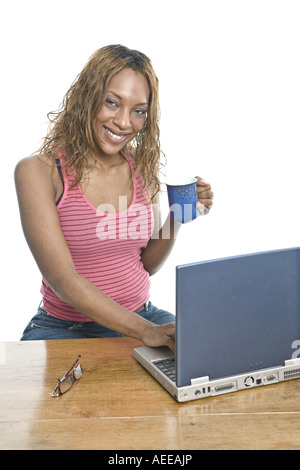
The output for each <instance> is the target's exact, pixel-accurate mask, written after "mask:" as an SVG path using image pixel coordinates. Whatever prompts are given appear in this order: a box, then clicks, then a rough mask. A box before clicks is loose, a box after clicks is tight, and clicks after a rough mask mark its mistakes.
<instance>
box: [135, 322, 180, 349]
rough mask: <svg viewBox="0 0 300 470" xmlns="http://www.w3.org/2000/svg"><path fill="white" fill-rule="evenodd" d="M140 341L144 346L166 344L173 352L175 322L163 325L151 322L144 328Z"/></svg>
mask: <svg viewBox="0 0 300 470" xmlns="http://www.w3.org/2000/svg"><path fill="white" fill-rule="evenodd" d="M142 341H143V343H144V344H145V345H146V346H151V347H159V346H168V347H169V348H170V349H171V350H172V351H173V352H175V323H174V322H171V323H165V324H164V325H155V324H154V323H151V325H149V327H147V328H146V331H145V334H144V336H143V339H142Z"/></svg>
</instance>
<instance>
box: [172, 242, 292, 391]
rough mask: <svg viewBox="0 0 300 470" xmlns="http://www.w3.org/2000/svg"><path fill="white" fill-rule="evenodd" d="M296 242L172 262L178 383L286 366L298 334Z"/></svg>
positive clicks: (183, 383)
mask: <svg viewBox="0 0 300 470" xmlns="http://www.w3.org/2000/svg"><path fill="white" fill-rule="evenodd" d="M299 267H300V248H291V249H286V250H276V251H270V252H264V253H256V254H251V255H243V256H236V257H231V258H223V259H218V260H211V261H205V262H199V263H193V264H189V265H182V266H178V267H177V268H176V382H177V386H179V387H181V386H184V385H189V384H190V380H191V379H192V378H198V377H203V376H209V378H210V379H216V378H222V377H227V376H230V375H236V374H240V373H247V372H250V371H254V370H258V369H264V368H268V367H273V366H280V365H284V361H285V360H286V359H291V357H292V354H293V352H294V349H293V344H295V341H297V340H298V341H299V340H300V271H299Z"/></svg>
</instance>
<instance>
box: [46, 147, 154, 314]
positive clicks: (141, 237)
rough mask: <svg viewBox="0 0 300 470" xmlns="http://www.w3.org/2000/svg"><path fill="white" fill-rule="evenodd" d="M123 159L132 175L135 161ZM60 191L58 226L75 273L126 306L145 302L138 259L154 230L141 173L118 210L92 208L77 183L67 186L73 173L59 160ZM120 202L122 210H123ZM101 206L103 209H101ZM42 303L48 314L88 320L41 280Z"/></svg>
mask: <svg viewBox="0 0 300 470" xmlns="http://www.w3.org/2000/svg"><path fill="white" fill-rule="evenodd" d="M123 156H124V157H125V158H126V159H127V161H128V163H129V165H130V168H131V173H132V174H133V172H134V169H135V164H134V161H133V159H132V157H130V156H126V155H125V154H123ZM60 162H61V168H62V175H63V180H64V192H63V195H62V197H61V199H60V201H59V203H58V205H57V210H58V214H59V218H60V224H61V228H62V231H63V233H64V236H65V239H66V241H67V244H68V246H69V249H70V252H71V255H72V258H73V262H74V265H75V268H76V271H77V272H78V273H79V274H81V275H82V276H84V277H85V278H87V279H88V280H89V281H91V282H92V283H93V284H94V285H95V286H97V287H98V288H99V289H100V290H101V291H102V292H104V293H105V294H107V295H108V296H109V297H111V298H112V299H113V300H115V301H116V302H117V303H118V304H120V305H122V306H123V307H125V308H127V309H129V310H132V311H134V310H136V309H138V308H139V307H140V306H141V305H143V304H144V303H145V302H147V301H148V300H149V295H150V279H149V274H148V272H147V271H146V270H145V269H144V266H143V264H142V262H141V250H142V249H143V248H145V247H146V246H147V244H148V241H149V239H150V237H151V234H152V230H153V214H152V209H151V205H150V203H149V202H148V200H147V199H146V195H147V192H146V191H144V192H143V191H142V183H143V181H142V177H141V175H140V174H138V175H137V176H136V178H135V181H134V183H133V197H132V201H131V203H130V205H129V207H128V208H127V200H126V197H124V196H123V197H122V196H120V197H119V202H120V205H119V212H111V211H110V213H107V212H105V210H104V209H105V208H104V207H103V208H102V207H101V206H99V207H98V208H96V207H94V206H93V205H92V204H91V202H90V201H89V200H88V199H87V197H86V196H85V194H84V192H83V190H82V188H81V186H80V184H79V185H77V186H75V188H73V189H71V188H70V187H71V185H72V182H73V181H74V176H72V175H71V174H70V172H67V171H66V169H65V167H64V162H63V159H60ZM122 206H123V210H122ZM102 209H103V210H102ZM41 293H42V296H43V307H44V309H45V310H46V311H47V312H48V313H49V314H50V315H52V316H54V317H56V318H60V319H62V320H68V321H79V322H88V321H91V320H90V319H89V318H87V317H86V316H84V315H83V314H82V313H80V312H78V311H77V310H75V309H74V308H73V307H71V306H70V305H68V304H66V303H65V302H63V301H62V300H61V299H60V298H59V297H58V296H57V295H56V294H55V293H54V292H53V291H52V289H51V288H50V286H49V285H48V284H47V282H46V281H45V279H44V278H43V279H42V287H41Z"/></svg>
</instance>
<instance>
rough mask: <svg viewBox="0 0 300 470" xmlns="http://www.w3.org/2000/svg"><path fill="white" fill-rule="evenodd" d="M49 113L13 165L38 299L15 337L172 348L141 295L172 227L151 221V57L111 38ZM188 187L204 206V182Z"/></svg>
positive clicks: (170, 322)
mask: <svg viewBox="0 0 300 470" xmlns="http://www.w3.org/2000/svg"><path fill="white" fill-rule="evenodd" d="M50 116H52V118H51V117H50V121H51V128H50V130H49V132H48V135H47V136H46V137H45V139H44V142H43V145H42V147H41V149H40V150H39V152H38V153H37V154H36V155H33V156H31V157H28V158H25V159H23V160H22V161H20V162H19V163H18V165H17V167H16V170H15V182H16V189H17V195H18V200H19V206H20V213H21V220H22V226H23V230H24V233H25V237H26V239H27V242H28V244H29V247H30V249H31V251H32V253H33V256H34V258H35V260H36V262H37V264H38V266H39V269H40V271H41V273H42V287H41V293H42V297H43V298H42V302H43V306H42V307H41V306H40V307H39V309H38V312H37V314H36V315H35V316H34V317H33V318H32V320H31V321H30V322H29V324H28V326H27V327H26V329H25V330H24V333H23V336H22V338H21V339H22V340H34V339H62V338H64V339H66V338H86V337H105V336H123V335H126V336H131V337H134V338H137V339H139V340H141V341H142V342H144V344H146V345H148V346H161V345H167V346H169V347H170V348H171V349H174V339H175V325H174V316H173V315H172V314H171V313H169V312H165V311H163V310H159V309H158V308H156V307H154V306H153V305H152V304H151V302H149V295H150V294H149V290H150V281H149V276H151V275H152V274H153V273H155V272H156V271H157V270H158V269H159V268H160V267H161V266H162V264H163V263H164V261H165V259H166V257H167V256H168V254H169V252H170V250H171V248H172V246H173V244H174V241H175V238H176V232H177V230H178V229H179V227H180V225H179V224H177V222H175V221H174V220H173V219H172V217H171V216H170V215H169V217H168V218H167V220H166V222H165V224H168V225H169V226H170V237H168V238H167V239H166V238H165V237H162V236H161V233H162V229H163V227H158V228H157V227H153V225H154V224H153V211H152V207H153V205H154V203H155V201H156V198H157V196H158V194H159V191H160V182H159V165H160V144H159V127H158V124H159V104H158V80H157V77H156V75H155V73H154V70H153V68H152V65H151V62H150V60H149V59H148V58H147V57H146V56H145V55H144V54H142V53H141V52H138V51H134V50H130V49H128V48H126V47H124V46H121V45H112V46H107V47H104V48H101V49H99V50H98V51H96V52H95V53H94V54H93V56H92V57H91V59H90V60H89V62H88V63H87V65H86V66H85V68H84V69H83V70H82V72H81V73H80V74H79V75H78V77H77V78H76V80H75V81H74V83H73V84H72V86H71V88H70V89H69V91H68V92H67V94H66V96H65V98H64V101H63V103H62V106H61V109H60V110H59V111H58V112H56V113H50ZM197 187H198V194H199V202H198V203H197V204H200V205H202V208H203V207H204V208H205V212H208V211H209V209H210V207H211V205H212V199H213V193H212V191H211V188H210V185H209V184H207V183H206V182H205V181H203V180H202V179H200V178H199V177H197ZM156 219H157V218H155V220H156ZM153 232H154V233H155V234H156V235H155V236H153Z"/></svg>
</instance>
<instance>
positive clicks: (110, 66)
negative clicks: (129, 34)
mask: <svg viewBox="0 0 300 470" xmlns="http://www.w3.org/2000/svg"><path fill="white" fill-rule="evenodd" d="M124 68H131V69H132V70H134V71H136V72H140V73H142V74H143V75H144V76H145V78H146V79H147V82H148V84H149V89H150V98H149V108H148V112H147V119H146V122H145V126H144V128H143V129H142V131H141V132H139V133H138V135H137V137H136V138H135V139H134V140H133V141H131V142H130V143H129V144H128V145H127V146H126V148H125V149H124V151H125V152H126V153H131V154H132V155H133V157H134V160H135V164H136V172H135V174H136V173H138V172H139V173H141V175H142V177H143V180H144V183H145V187H147V189H148V190H149V192H150V194H151V199H152V200H154V198H155V196H156V195H157V193H158V192H159V191H160V181H159V171H160V165H161V162H160V157H161V154H162V152H161V149H160V140H159V137H160V132H159V117H160V116H159V100H158V79H157V76H156V74H155V72H154V70H153V67H152V64H151V61H150V59H149V58H148V57H147V56H146V55H145V54H143V53H142V52H139V51H136V50H132V49H128V48H127V47H125V46H122V45H119V44H118V45H109V46H105V47H103V48H101V49H98V50H97V51H96V52H95V53H94V54H93V55H92V56H91V58H90V59H89V61H88V63H87V64H86V66H85V67H84V68H83V70H82V71H81V72H80V74H79V75H78V76H77V77H76V79H75V81H74V82H73V84H72V85H71V87H70V89H69V91H68V92H67V93H66V95H65V96H64V99H63V102H62V104H61V106H60V109H59V110H58V111H54V112H50V113H49V114H48V119H49V121H50V127H49V130H48V133H47V135H46V137H45V138H44V139H43V144H42V146H41V147H40V149H39V150H38V153H39V154H43V155H46V154H48V155H51V156H52V157H53V158H57V157H58V153H59V150H60V149H62V148H63V149H64V150H65V157H64V158H65V165H66V168H67V169H68V170H73V169H74V170H75V173H76V177H75V180H74V185H73V186H75V185H77V184H78V183H80V181H81V180H82V178H83V174H84V171H85V170H87V155H88V154H90V153H91V152H92V153H93V154H94V155H96V154H97V152H98V150H99V144H98V141H97V137H96V135H95V132H94V122H95V119H96V116H97V114H98V112H99V110H100V108H101V106H102V105H103V104H104V102H105V96H106V90H107V86H108V84H109V81H110V80H111V78H112V77H113V76H114V75H115V74H116V73H118V72H120V71H121V70H123V69H124Z"/></svg>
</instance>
